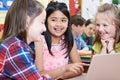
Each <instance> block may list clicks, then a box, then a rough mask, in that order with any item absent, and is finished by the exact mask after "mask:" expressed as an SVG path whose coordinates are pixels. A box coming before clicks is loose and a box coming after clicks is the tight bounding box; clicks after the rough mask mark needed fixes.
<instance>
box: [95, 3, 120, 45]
mask: <svg viewBox="0 0 120 80" xmlns="http://www.w3.org/2000/svg"><path fill="white" fill-rule="evenodd" d="M99 13H106V14H107V15H108V16H109V17H110V18H111V19H113V21H114V23H115V25H116V26H115V28H116V34H115V44H116V43H118V42H120V10H119V8H118V7H117V5H115V4H109V3H105V4H103V5H101V6H100V7H98V11H97V13H96V16H97V15H98V14H99ZM95 42H101V39H100V36H99V35H98V34H96V37H95V41H94V43H95ZM94 43H93V44H94Z"/></svg>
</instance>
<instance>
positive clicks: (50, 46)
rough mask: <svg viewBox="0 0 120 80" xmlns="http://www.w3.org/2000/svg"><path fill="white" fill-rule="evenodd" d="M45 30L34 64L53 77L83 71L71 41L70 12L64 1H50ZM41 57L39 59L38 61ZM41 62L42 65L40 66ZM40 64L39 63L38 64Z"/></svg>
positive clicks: (72, 75)
mask: <svg viewBox="0 0 120 80" xmlns="http://www.w3.org/2000/svg"><path fill="white" fill-rule="evenodd" d="M46 13H47V15H46V22H45V25H46V29H47V30H46V32H45V33H44V35H45V38H44V37H43V40H42V41H43V43H41V44H43V46H41V47H43V52H42V53H41V54H40V53H37V50H38V49H36V54H38V56H37V57H36V65H37V66H38V68H39V70H40V72H41V73H43V74H46V73H47V74H49V75H50V76H51V77H53V78H54V79H58V78H62V79H66V78H70V77H75V76H77V75H81V74H82V73H83V71H84V69H83V65H86V64H84V63H82V62H81V60H80V57H79V54H78V53H77V49H76V46H75V44H74V41H73V36H72V33H71V28H70V26H69V24H70V14H69V11H68V8H67V5H66V4H65V3H59V2H52V1H51V2H50V3H49V4H48V6H47V8H46ZM39 59H41V60H40V61H38V60H39ZM40 63H42V64H43V65H42V66H41V64H40ZM39 64H40V65H39Z"/></svg>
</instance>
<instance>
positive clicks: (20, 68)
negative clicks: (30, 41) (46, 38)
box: [0, 42, 44, 80]
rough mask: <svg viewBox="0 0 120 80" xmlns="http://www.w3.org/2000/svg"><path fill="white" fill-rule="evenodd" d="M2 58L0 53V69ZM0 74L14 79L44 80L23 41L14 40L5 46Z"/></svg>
mask: <svg viewBox="0 0 120 80" xmlns="http://www.w3.org/2000/svg"><path fill="white" fill-rule="evenodd" d="M4 46H5V45H4ZM3 53H5V52H3ZM4 58H5V57H4V55H3V54H1V53H0V69H2V65H3V60H4ZM2 74H4V76H6V77H8V78H11V79H15V80H44V79H43V77H42V76H41V75H40V74H39V73H38V71H37V68H36V67H35V65H34V63H33V59H32V58H31V54H30V51H29V49H28V46H27V45H26V44H25V43H23V42H14V43H12V44H11V46H9V47H7V49H6V60H5V64H4V69H3V71H2Z"/></svg>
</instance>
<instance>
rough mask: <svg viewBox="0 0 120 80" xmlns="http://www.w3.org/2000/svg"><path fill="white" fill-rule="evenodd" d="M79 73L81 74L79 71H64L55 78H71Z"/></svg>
mask: <svg viewBox="0 0 120 80" xmlns="http://www.w3.org/2000/svg"><path fill="white" fill-rule="evenodd" d="M79 75H81V73H77V74H75V73H74V72H65V73H64V74H62V75H61V76H59V77H58V78H57V79H59V78H62V79H69V78H73V77H76V76H79Z"/></svg>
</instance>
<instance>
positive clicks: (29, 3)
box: [0, 0, 44, 43]
mask: <svg viewBox="0 0 120 80" xmlns="http://www.w3.org/2000/svg"><path fill="white" fill-rule="evenodd" d="M43 9H44V7H43V6H42V5H41V4H40V3H39V2H38V1H36V0H14V1H13V3H12V5H11V7H10V8H9V10H8V12H7V15H6V18H5V23H4V31H3V35H2V39H1V40H0V43H1V42H3V41H4V40H8V39H10V38H11V37H15V36H17V37H18V38H19V39H21V40H23V41H25V42H26V37H27V32H26V19H27V16H29V17H30V20H31V22H32V20H34V18H35V17H36V16H38V15H39V14H40V13H42V11H43Z"/></svg>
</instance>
